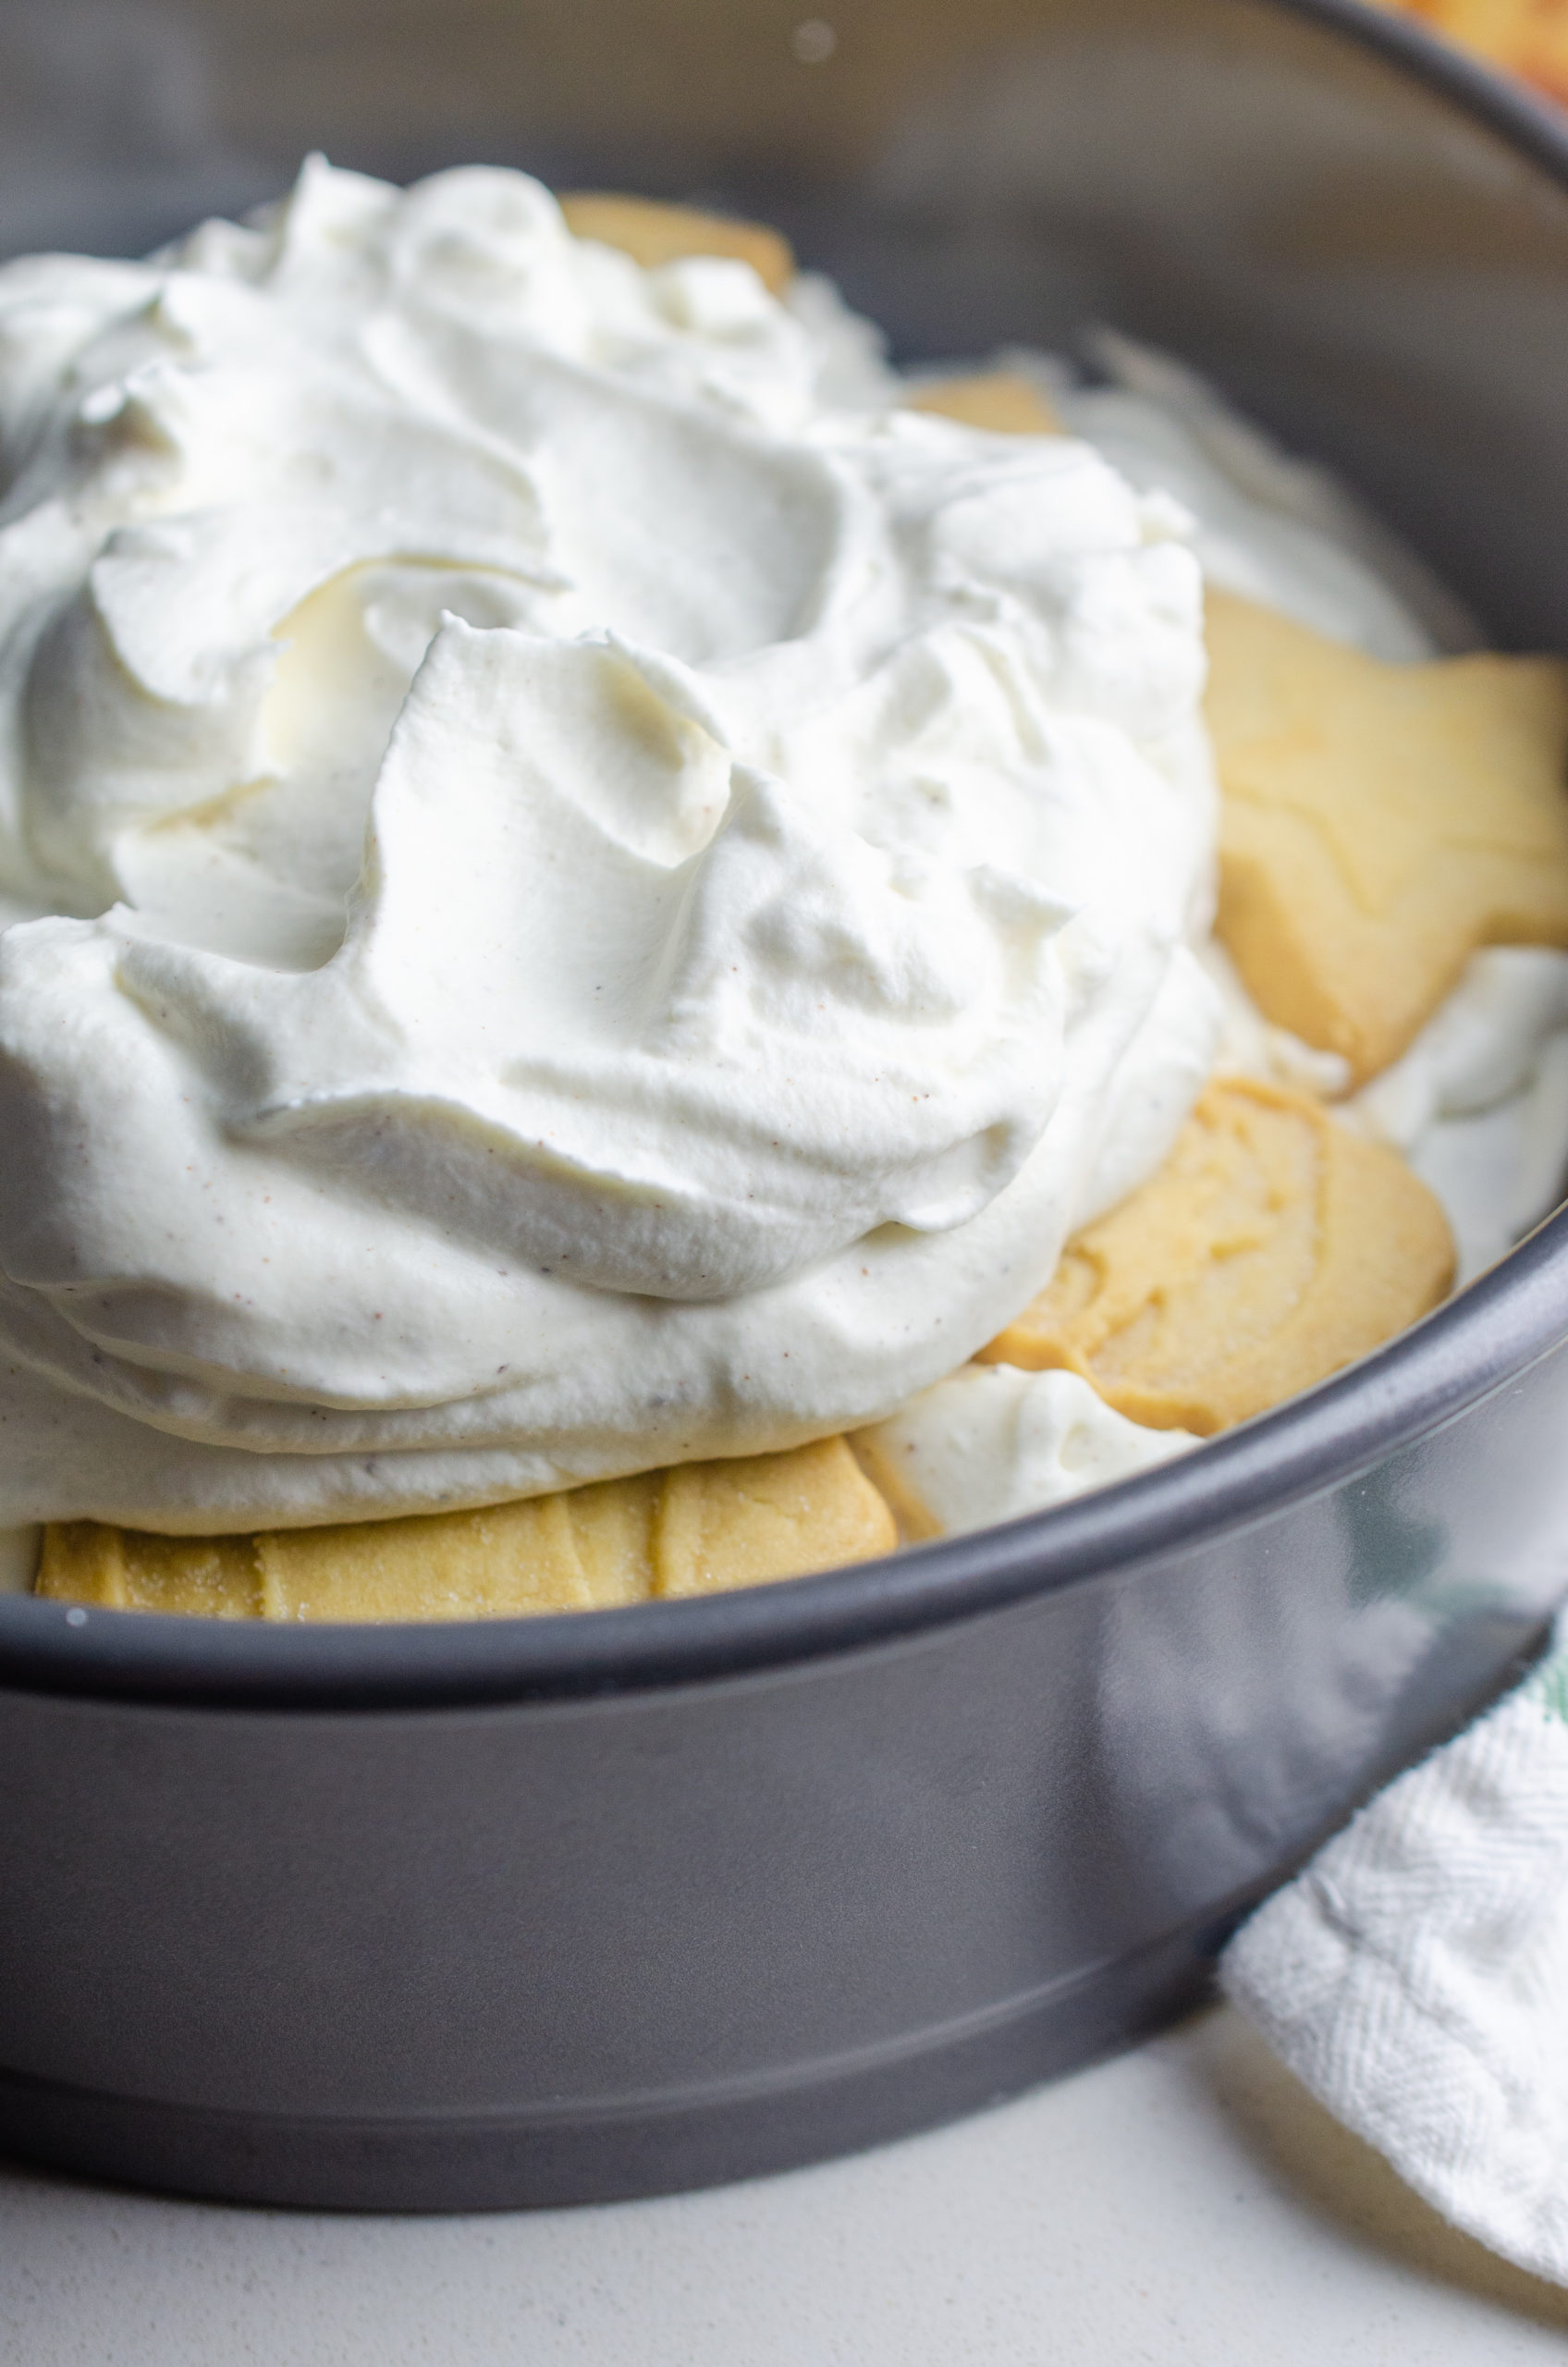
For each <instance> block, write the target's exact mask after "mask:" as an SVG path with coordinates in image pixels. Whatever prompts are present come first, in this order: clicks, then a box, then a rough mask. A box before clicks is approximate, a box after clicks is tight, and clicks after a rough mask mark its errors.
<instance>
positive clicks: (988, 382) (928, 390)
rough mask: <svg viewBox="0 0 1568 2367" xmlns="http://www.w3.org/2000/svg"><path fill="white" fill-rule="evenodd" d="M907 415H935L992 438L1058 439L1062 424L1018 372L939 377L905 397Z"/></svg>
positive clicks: (1005, 371) (1039, 394) (982, 372)
mask: <svg viewBox="0 0 1568 2367" xmlns="http://www.w3.org/2000/svg"><path fill="white" fill-rule="evenodd" d="M904 408H905V410H906V411H936V412H937V414H938V416H939V417H941V418H943V419H956V420H957V421H958V422H959V423H960V424H961V425H962V426H964V427H984V428H987V429H989V431H990V433H991V434H992V435H1061V434H1063V433H1064V430H1063V428H1062V424H1061V422H1060V419H1059V418H1058V417H1057V415H1056V413H1055V411H1053V410H1052V409H1051V407H1050V405H1049V403H1048V402H1047V400H1046V399H1045V397H1044V395H1042V394H1041V393H1040V392H1039V390H1038V388H1037V387H1035V386H1033V385H1032V384H1031V383H1030V381H1029V380H1028V379H1027V378H1025V377H1023V376H1022V375H1021V374H1020V373H1019V372H1018V371H1016V370H979V371H975V372H974V374H972V375H969V376H966V377H960V378H937V379H933V380H932V381H931V382H930V383H929V384H928V385H925V386H917V387H916V388H915V389H914V391H913V393H912V394H910V395H908V396H906V397H905V399H904Z"/></svg>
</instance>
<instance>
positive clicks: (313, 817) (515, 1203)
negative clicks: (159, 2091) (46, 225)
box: [0, 162, 1217, 1527]
mask: <svg viewBox="0 0 1568 2367" xmlns="http://www.w3.org/2000/svg"><path fill="white" fill-rule="evenodd" d="M878 369H879V365H878V364H877V362H876V355H875V350H874V343H873V341H872V340H871V339H870V338H869V337H868V336H864V335H861V334H860V333H859V331H857V330H856V328H855V326H854V325H853V324H852V322H851V323H848V324H846V318H845V316H843V315H842V314H841V313H838V312H836V311H835V309H834V306H833V304H832V302H831V301H830V300H829V299H828V298H827V296H826V295H825V294H824V293H823V291H822V290H821V289H820V288H816V289H813V288H810V287H809V286H808V287H806V288H803V289H802V291H801V292H800V298H799V301H798V302H797V301H795V300H794V299H793V298H792V297H791V298H790V300H785V301H779V300H776V299H775V298H774V297H773V296H772V295H770V294H769V292H768V291H767V289H766V288H765V287H764V286H763V284H762V282H761V281H760V280H759V279H758V278H757V277H756V276H755V275H754V274H753V272H751V270H750V269H749V267H748V266H746V265H744V264H737V263H732V262H727V261H726V262H717V261H715V262H708V261H704V260H702V259H697V260H694V261H691V262H686V263H681V264H669V265H668V266H665V267H664V268H663V269H661V270H657V271H643V270H641V269H639V267H638V266H637V265H636V264H633V263H631V261H630V260H629V259H628V258H627V257H626V256H624V255H621V254H619V253H617V252H614V251H611V250H609V249H608V248H605V247H601V246H597V245H594V244H593V243H592V242H589V241H582V240H577V239H573V238H571V237H570V234H569V233H568V231H567V228H566V226H565V223H564V221H563V219H562V217H561V215H560V212H559V209H558V208H557V205H556V203H555V201H554V200H553V199H552V198H551V197H550V196H549V195H548V193H547V192H546V191H545V190H543V189H541V188H540V187H539V186H538V185H537V184H536V183H533V182H532V181H529V180H528V179H527V178H525V177H523V176H521V175H518V174H515V173H508V172H503V171H493V170H488V169H484V170H479V169H476V170H471V171H463V172H457V173H447V174H442V175H438V176H436V177H435V178H434V179H432V180H430V181H426V182H423V183H421V184H419V185H417V186H416V187H415V188H413V189H411V190H406V191H405V190H396V189H393V188H390V187H388V186H386V185H384V184H381V183H377V182H373V181H368V180H366V179H364V178H361V177H359V176H355V175H351V174H341V173H336V172H334V171H333V170H332V169H331V168H330V167H328V166H325V165H323V164H321V163H320V162H312V164H310V165H308V166H306V168H305V170H304V172H303V173H302V175H301V177H300V181H299V183H298V185H297V187H296V188H295V190H294V191H293V192H292V193H291V195H290V196H289V197H288V199H286V200H285V201H284V202H282V203H281V204H280V205H278V206H276V207H275V208H272V209H269V210H268V211H267V212H266V213H265V214H264V215H261V216H259V217H257V218H256V219H255V220H253V221H252V222H250V223H247V224H239V225H232V224H209V225H206V226H204V227H202V229H200V230H198V231H196V232H194V233H193V234H192V235H191V237H190V238H189V239H185V240H183V241H181V242H179V243H178V245H176V246H174V247H171V248H169V249H167V250H165V251H163V252H162V253H161V254H159V255H157V256H154V257H153V258H151V259H150V260H149V261H148V262H147V263H146V264H127V265H99V264H85V263H78V262H74V261H72V260H70V259H59V258H51V259H43V260H35V261H32V262H29V263H27V264H18V265H11V266H7V267H6V268H5V269H3V270H0V422H3V423H4V434H5V439H6V440H5V447H4V449H5V455H6V471H7V475H6V495H5V506H4V509H3V510H0V895H3V896H4V898H5V900H6V905H5V909H6V913H7V914H9V915H11V916H12V917H13V919H14V925H13V926H10V927H8V928H7V929H6V931H5V933H4V935H3V936H0V1117H3V1119H4V1128H3V1130H0V1138H3V1139H4V1141H5V1142H6V1146H7V1147H6V1153H5V1155H4V1157H3V1158H0V1268H3V1277H0V1332H3V1333H4V1337H5V1340H6V1346H7V1350H8V1355H9V1364H8V1369H9V1371H10V1374H11V1380H10V1381H9V1382H8V1383H6V1384H5V1385H4V1386H0V1398H4V1399H5V1402H4V1403H3V1404H0V1414H3V1415H4V1416H5V1418H6V1422H7V1424H8V1426H9V1429H8V1435H9V1436H10V1437H11V1438H12V1440H13V1441H14V1442H15V1451H14V1453H13V1454H12V1457H11V1462H10V1466H9V1469H8V1472H7V1473H6V1474H0V1499H3V1502H0V1513H5V1512H6V1507H7V1506H8V1507H9V1514H8V1516H10V1517H13V1518H15V1519H18V1520H20V1519H25V1518H30V1517H35V1516H38V1515H45V1516H47V1515H55V1514H78V1513H85V1512H93V1511H96V1512H100V1513H103V1514H105V1515H116V1516H122V1517H127V1518H129V1519H132V1520H141V1521H143V1522H145V1523H146V1524H148V1525H150V1526H153V1527H202V1526H206V1527H212V1526H218V1527H224V1526H233V1527H249V1526H257V1525H266V1524H267V1523H269V1522H276V1521H288V1520H310V1519H329V1518H334V1517H339V1516H342V1515H344V1514H345V1513H349V1512H351V1511H353V1510H355V1509H356V1508H363V1507H367V1506H368V1508H369V1509H371V1510H373V1511H374V1510H386V1511H391V1510H397V1509H404V1508H407V1507H409V1506H410V1505H418V1504H437V1503H444V1502H455V1501H459V1500H464V1501H478V1500H481V1499H483V1498H484V1497H487V1496H497V1495H506V1494H517V1493H523V1492H527V1491H529V1490H532V1489H534V1488H539V1487H545V1486H551V1485H558V1484H560V1483H561V1482H562V1480H563V1479H570V1478H586V1477H592V1476H594V1475H595V1474H597V1473H604V1472H609V1471H614V1470H625V1469H631V1468H637V1467H640V1466H648V1465H651V1464H655V1463H657V1462H661V1461H668V1460H670V1459H673V1458H676V1457H679V1456H681V1455H700V1454H706V1453H726V1452H746V1451H749V1450H752V1449H754V1448H762V1447H769V1446H776V1445H777V1446H782V1445H787V1444H790V1443H793V1442H794V1441H797V1440H799V1439H802V1438H804V1437H809V1436H812V1435H814V1434H821V1433H823V1432H826V1431H828V1430H830V1429H837V1428H840V1427H842V1426H844V1425H845V1424H846V1423H848V1422H851V1421H864V1420H868V1419H871V1418H874V1417H876V1416H877V1415H879V1414H881V1413H884V1412H886V1411H887V1410H888V1409H889V1408H890V1407H891V1406H893V1405H894V1404H898V1403H899V1402H900V1401H901V1400H902V1399H904V1398H906V1397H907V1396H909V1394H910V1393H911V1392H913V1390H915V1389H917V1388H919V1387H921V1386H923V1385H925V1383H926V1382H928V1381H930V1380H936V1379H937V1377H938V1376H939V1375H940V1374H942V1373H944V1372H947V1371H949V1370H950V1369H951V1368H952V1367H953V1366H955V1365H956V1364H958V1363H960V1362H961V1361H962V1358H963V1357H964V1356H965V1355H968V1354H970V1353H971V1352H972V1350H973V1349H974V1347H976V1346H977V1345H979V1344H980V1343H982V1342H983V1341H984V1340H986V1338H987V1337H989V1336H990V1335H991V1334H992V1333H994V1332H995V1331H997V1330H998V1328H999V1327H1000V1325H1001V1324H1002V1323H1003V1322H1005V1321H1006V1320H1007V1319H1009V1318H1010V1317H1011V1315H1012V1314H1013V1313H1015V1312H1016V1310H1017V1308H1018V1306H1020V1305H1022V1304H1023V1301H1024V1300H1025V1299H1027V1298H1028V1297H1029V1296H1030V1295H1031V1294H1032V1293H1033V1292H1034V1291H1035V1289H1037V1288H1038V1287H1040V1285H1041V1284H1042V1283H1043V1282H1044V1281H1045V1280H1046V1279H1047V1277H1048V1275H1049V1273H1050V1271H1051V1269H1052V1267H1053V1266H1054V1263H1055V1261H1056V1258H1057V1256H1058V1254H1059V1251H1060V1245H1061V1242H1062V1240H1063V1239H1064V1238H1065V1235H1066V1233H1067V1232H1068V1231H1069V1230H1070V1228H1071V1226H1072V1223H1073V1222H1074V1221H1075V1220H1078V1219H1079V1218H1080V1217H1082V1216H1083V1215H1084V1214H1086V1213H1088V1212H1090V1211H1091V1210H1092V1209H1093V1208H1096V1207H1098V1206H1101V1205H1103V1204H1104V1202H1105V1199H1106V1197H1107V1196H1108V1195H1109V1196H1116V1195H1117V1193H1119V1192H1120V1191H1121V1190H1123V1189H1126V1188H1128V1187H1129V1186H1130V1185H1131V1184H1133V1183H1135V1182H1136V1181H1138V1180H1140V1178H1141V1176H1142V1175H1143V1174H1144V1173H1146V1172H1147V1171H1148V1170H1149V1169H1150V1168H1152V1167H1153V1166H1154V1165H1155V1164H1156V1163H1157V1162H1158V1159H1159V1158H1160V1157H1161V1156H1162V1155H1163V1152H1164V1150H1165V1148H1166V1147H1167V1146H1168V1144H1169V1142H1170V1139H1171V1137H1172V1135H1173V1134H1174V1132H1175V1129H1176V1127H1177V1126H1178V1125H1179V1124H1180V1122H1181V1120H1182V1115H1183V1114H1184V1111H1185V1109H1186V1107H1187V1106H1188V1104H1189V1103H1190V1101H1191V1099H1192V1098H1193V1095H1194V1093H1195V1092H1196V1090H1197V1089H1198V1087H1199V1085H1201V1082H1202V1079H1203V1076H1204V1074H1205V1073H1206V1072H1207V1066H1208V1064H1209V1061H1210V1059H1211V1057H1212V1050H1213V1043H1214V1037H1215V1031H1216V1026H1217V1004H1216V998H1215V995H1214V992H1213V990H1212V988H1211V987H1209V985H1208V984H1207V981H1206V979H1205V978H1204V976H1203V975H1202V973H1201V971H1200V969H1199V967H1198V965H1197V964H1196V963H1195V962H1194V958H1193V955H1192V952H1191V950H1190V949H1191V943H1192V941H1193V939H1194V935H1196V934H1201V933H1202V930H1203V928H1204V927H1205V926H1206V924H1207V914H1208V908H1209V903H1210V901H1211V897H1212V872H1213V850H1214V813H1215V800H1214V787H1213V782H1212V779H1211V777H1210V772H1209V767H1208V761H1207V743H1206V742H1205V739H1204V735H1203V731H1202V727H1201V722H1200V719H1199V714H1198V699H1199V694H1200V692H1201V687H1202V680H1203V664H1204V661H1203V648H1202V633H1201V595H1200V583H1199V577H1198V571H1197V568H1196V565H1195V563H1194V559H1193V557H1192V554H1191V552H1190V551H1189V550H1188V549H1187V548H1185V546H1183V544H1182V540H1181V539H1180V534H1179V533H1178V532H1177V530H1176V527H1175V526H1174V524H1173V521H1172V520H1171V517H1170V513H1169V507H1168V506H1162V505H1161V504H1160V503H1159V502H1158V500H1151V499H1149V498H1146V497H1143V496H1140V495H1137V494H1134V493H1133V491H1132V489H1131V488H1130V487H1129V486H1128V485H1127V484H1126V483H1125V482H1124V481H1123V479H1122V478H1121V477H1120V476H1119V475H1118V474H1117V472H1115V471H1114V470H1113V469H1111V468H1110V467H1109V466H1108V465H1107V464H1106V462H1105V461H1103V460H1100V459H1099V458H1098V457H1097V456H1096V454H1095V453H1094V452H1093V451H1091V450H1090V449H1089V448H1088V447H1086V446H1084V445H1083V444H1080V443H1076V442H1073V441H1072V440H1070V439H1066V438H1039V439H1021V438H1011V437H1005V436H998V435H986V434H984V433H982V432H980V431H977V430H974V429H971V428H967V427H963V426H960V425H958V424H955V423H952V422H949V421H944V420H940V419H937V418H933V417H925V416H920V415H916V414H913V413H910V412H900V411H898V410H897V408H896V407H895V408H889V407H888V404H887V402H886V401H884V400H881V399H879V397H878V389H879V387H880V386H881V380H880V379H879V377H878ZM6 1388H8V1389H9V1392H10V1395H9V1396H8V1397H6ZM6 1489H8V1490H9V1494H8V1495H6V1492H5V1491H6Z"/></svg>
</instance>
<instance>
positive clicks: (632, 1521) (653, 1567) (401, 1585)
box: [35, 1439, 898, 1620]
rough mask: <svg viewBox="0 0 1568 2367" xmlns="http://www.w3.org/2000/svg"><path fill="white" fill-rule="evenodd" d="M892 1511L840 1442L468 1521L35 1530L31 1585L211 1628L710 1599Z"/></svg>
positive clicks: (754, 1582) (605, 1485) (457, 1517)
mask: <svg viewBox="0 0 1568 2367" xmlns="http://www.w3.org/2000/svg"><path fill="white" fill-rule="evenodd" d="M897 1542H898V1532H897V1528H896V1527H895V1524H894V1521H893V1516H892V1515H891V1513H890V1512H889V1511H888V1507H887V1505H886V1504H885V1503H884V1502H883V1501H882V1498H881V1497H880V1496H879V1495H878V1493H877V1491H876V1489H875V1488H874V1487H873V1486H872V1484H871V1482H870V1480H869V1479H867V1478H866V1477H865V1475H864V1472H863V1471H862V1470H861V1468H860V1466H859V1465H858V1464H857V1463H856V1461H855V1459H854V1457H853V1455H852V1454H851V1453H850V1450H849V1448H848V1447H847V1446H846V1445H845V1443H844V1441H843V1440H842V1439H825V1440H823V1441H819V1442H818V1443H817V1444H816V1445H815V1446H802V1447H796V1448H794V1449H792V1450H791V1451H790V1453H784V1454H753V1455H745V1456H741V1457H738V1458H737V1459H735V1460H734V1461H730V1462H723V1463H692V1464H678V1465H676V1466H673V1467H672V1468H671V1469H669V1470H668V1471H649V1472H643V1473H642V1474H640V1475H639V1476H638V1477H636V1478H630V1479H605V1480H599V1481H596V1482H594V1484H593V1485H591V1486H589V1487H585V1488H570V1489H567V1490H563V1491H562V1492H561V1493H559V1494H557V1495H553V1496H532V1497H529V1498H527V1499H525V1500H524V1501H523V1502H521V1503H510V1504H494V1505H491V1506H490V1507H488V1508H487V1509H486V1510H484V1511H481V1512H461V1513H435V1514H428V1515H419V1516H417V1517H414V1518H410V1519H401V1520H383V1521H356V1522H353V1523H351V1524H349V1525H348V1526H346V1527H337V1528H292V1529H275V1530H271V1531H269V1532H267V1533H265V1534H263V1535H262V1536H257V1537H155V1536H152V1535H150V1534H148V1533H146V1532H144V1531H142V1530H138V1529H124V1528H115V1527H108V1526H106V1525H104V1523H101V1522H98V1521H90V1520H83V1521H58V1522H55V1523H53V1524H52V1525H51V1526H50V1527H48V1528H47V1529H45V1531H44V1538H43V1560H42V1563H41V1564H40V1568H39V1573H38V1578H37V1581H36V1588H35V1590H36V1591H37V1592H38V1593H39V1594H42V1595H49V1596H52V1597H55V1599H57V1600H66V1601H69V1602H92V1603H102V1604H103V1605H104V1606H105V1607H106V1608H108V1609H111V1610H116V1611H178V1612H195V1613H202V1614H204V1615H205V1616H207V1617H208V1618H213V1619H328V1620H403V1619H499V1618H516V1617H519V1616H521V1615H522V1614H524V1613H531V1612H546V1611H594V1610H605V1609H607V1608H610V1607H612V1606H613V1605H616V1604H619V1603H628V1602H643V1601H645V1600H648V1599H649V1598H650V1597H653V1596H660V1595H693V1594H717V1593H720V1592H722V1591H723V1590H724V1589H726V1588H730V1587H751V1586H762V1585H765V1584H766V1582H767V1581H768V1580H770V1579H773V1578H792V1577H803V1576H805V1575H806V1573H807V1572H808V1571H812V1570H829V1569H836V1568H838V1567H839V1566H840V1564H844V1563H846V1562H864V1561H869V1560H871V1559H872V1557H873V1556H874V1555H876V1554H878V1553H889V1552H891V1551H892V1550H893V1547H894V1546H895V1545H896V1544H897Z"/></svg>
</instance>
